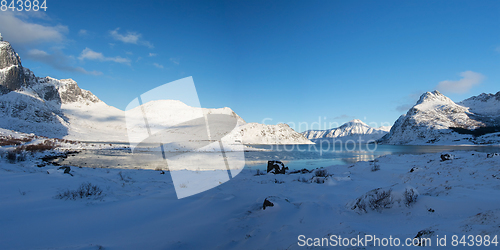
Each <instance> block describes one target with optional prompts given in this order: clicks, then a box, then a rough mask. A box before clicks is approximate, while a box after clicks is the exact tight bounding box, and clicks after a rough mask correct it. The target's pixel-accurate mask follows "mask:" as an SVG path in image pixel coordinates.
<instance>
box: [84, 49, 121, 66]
mask: <svg viewBox="0 0 500 250" xmlns="http://www.w3.org/2000/svg"><path fill="white" fill-rule="evenodd" d="M78 59H80V60H82V61H83V60H97V61H101V62H106V61H111V62H116V63H123V64H128V65H130V59H128V58H123V57H120V56H116V57H105V56H104V55H103V54H102V53H101V52H95V51H93V50H92V49H89V48H85V49H84V50H83V51H82V53H81V54H80V56H79V57H78Z"/></svg>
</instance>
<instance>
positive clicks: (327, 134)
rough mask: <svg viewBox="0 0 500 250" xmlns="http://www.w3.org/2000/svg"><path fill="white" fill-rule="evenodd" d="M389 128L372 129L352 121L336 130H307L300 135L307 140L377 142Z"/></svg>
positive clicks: (358, 121) (359, 122)
mask: <svg viewBox="0 0 500 250" xmlns="http://www.w3.org/2000/svg"><path fill="white" fill-rule="evenodd" d="M388 128H389V129H390V127H380V128H373V127H370V126H369V125H367V124H365V123H364V122H362V121H361V120H358V119H354V120H352V121H349V122H346V123H344V124H342V125H341V126H340V127H338V128H333V129H327V130H307V131H304V132H302V134H303V135H304V136H305V137H306V138H307V139H309V140H313V141H314V140H323V139H335V140H338V141H344V142H345V141H347V140H354V141H356V142H358V141H359V140H361V141H365V142H367V141H370V140H378V139H380V138H382V136H384V135H386V134H387V133H388Z"/></svg>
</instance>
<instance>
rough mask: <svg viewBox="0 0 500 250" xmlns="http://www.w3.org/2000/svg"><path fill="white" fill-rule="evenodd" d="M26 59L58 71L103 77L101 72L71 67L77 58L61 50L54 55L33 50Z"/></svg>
mask: <svg viewBox="0 0 500 250" xmlns="http://www.w3.org/2000/svg"><path fill="white" fill-rule="evenodd" d="M26 58H27V59H31V60H33V61H38V62H42V63H45V64H48V65H50V66H51V67H53V68H55V69H58V70H63V71H69V72H78V73H82V74H87V75H102V72H99V71H95V70H94V71H87V70H85V69H84V68H82V67H73V66H70V65H71V64H72V63H73V61H75V58H74V57H72V56H66V55H64V54H63V53H62V52H61V51H60V50H55V52H54V53H52V54H49V53H47V52H46V51H43V50H39V49H32V50H29V51H28V52H27V54H26Z"/></svg>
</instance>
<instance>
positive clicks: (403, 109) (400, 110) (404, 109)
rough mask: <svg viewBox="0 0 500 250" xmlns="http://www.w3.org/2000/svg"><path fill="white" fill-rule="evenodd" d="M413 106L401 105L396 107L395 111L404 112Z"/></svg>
mask: <svg viewBox="0 0 500 250" xmlns="http://www.w3.org/2000/svg"><path fill="white" fill-rule="evenodd" d="M413 105H414V104H401V105H399V106H397V107H396V111H398V112H406V111H408V110H409V109H410V108H411V107H413Z"/></svg>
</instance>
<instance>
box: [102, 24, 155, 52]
mask: <svg viewBox="0 0 500 250" xmlns="http://www.w3.org/2000/svg"><path fill="white" fill-rule="evenodd" d="M119 30H120V28H116V29H115V30H111V31H110V32H109V34H110V35H111V37H113V39H115V40H118V41H121V42H124V43H131V44H138V45H144V46H146V47H148V48H151V49H152V48H154V46H153V44H151V43H150V42H148V41H145V40H142V34H140V33H137V32H131V31H127V33H126V34H120V33H119V32H118V31H119Z"/></svg>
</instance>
